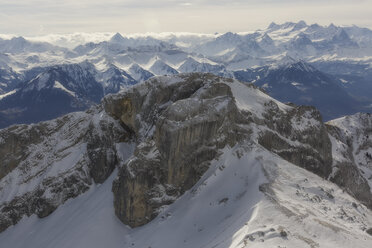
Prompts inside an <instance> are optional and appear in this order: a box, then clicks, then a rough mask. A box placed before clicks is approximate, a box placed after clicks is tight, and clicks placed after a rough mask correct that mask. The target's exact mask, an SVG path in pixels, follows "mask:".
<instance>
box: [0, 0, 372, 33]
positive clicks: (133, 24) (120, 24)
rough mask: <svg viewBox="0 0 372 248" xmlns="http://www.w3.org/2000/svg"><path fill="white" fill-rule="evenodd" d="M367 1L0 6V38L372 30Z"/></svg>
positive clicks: (38, 1)
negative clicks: (308, 27)
mask: <svg viewBox="0 0 372 248" xmlns="http://www.w3.org/2000/svg"><path fill="white" fill-rule="evenodd" d="M371 16H372V0H337V1H336V0H328V1H324V0H323V1H321V0H312V1H308V0H306V1H305V0H185V1H182V0H181V1H179V0H143V1H138V0H137V1H135V0H106V1H102V0H100V1H98V0H63V1H61V0H54V1H51V0H49V1H47V0H17V1H14V0H13V1H9V0H0V33H15V34H20V35H32V34H34V35H40V34H46V33H71V32H104V31H105V32H116V31H119V32H122V33H138V32H150V31H152V32H165V31H186V32H210V33H213V32H226V31H234V32H238V31H248V30H255V29H258V28H263V27H265V26H267V25H268V24H269V23H270V22H271V21H275V22H285V21H298V20H305V21H307V22H309V23H314V22H317V23H320V24H329V23H331V22H333V23H335V24H338V25H351V24H357V25H361V26H366V27H372V19H371V18H370V17H371Z"/></svg>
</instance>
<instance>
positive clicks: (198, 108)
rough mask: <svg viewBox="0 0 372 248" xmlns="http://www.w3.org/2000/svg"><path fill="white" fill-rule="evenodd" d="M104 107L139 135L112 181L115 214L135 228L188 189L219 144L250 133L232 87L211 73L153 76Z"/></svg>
mask: <svg viewBox="0 0 372 248" xmlns="http://www.w3.org/2000/svg"><path fill="white" fill-rule="evenodd" d="M112 106H122V107H120V108H116V109H113V108H112ZM105 107H106V110H107V111H108V112H109V113H111V114H112V115H114V116H116V117H117V118H120V119H121V121H122V122H123V123H124V124H125V125H126V126H127V127H128V128H129V129H131V131H132V132H133V133H134V134H135V136H136V137H137V138H138V140H139V141H138V145H137V148H136V150H135V153H134V157H133V158H132V159H130V160H129V161H128V162H127V164H126V165H125V166H123V167H122V169H121V170H120V172H119V176H118V179H117V180H116V181H115V182H114V185H113V192H114V195H115V202H114V204H115V209H116V214H117V216H118V217H119V218H120V219H121V220H122V221H123V222H124V223H126V224H129V225H130V226H133V227H135V226H139V225H143V224H145V223H147V222H149V221H150V220H151V219H153V218H154V217H155V216H156V215H157V213H158V212H159V210H160V209H161V207H162V206H163V205H168V204H170V203H172V202H173V201H174V200H175V199H177V197H178V196H180V195H181V194H183V193H184V192H185V191H186V190H188V189H190V188H191V187H192V186H193V185H194V184H195V183H196V182H197V181H198V180H199V179H200V177H201V176H202V175H203V174H204V173H205V171H206V170H207V169H208V167H209V162H210V161H211V160H213V159H215V158H216V157H218V150H219V149H221V148H223V147H225V146H226V145H230V146H233V145H234V144H235V143H236V142H238V141H239V140H242V139H243V138H244V137H247V135H248V134H249V133H247V132H245V131H244V132H242V131H241V130H240V128H239V125H243V124H247V123H248V119H244V116H242V115H241V113H240V112H239V111H238V108H237V106H236V105H235V103H234V98H233V96H232V92H231V89H230V87H229V86H228V85H227V84H226V82H221V80H220V78H217V77H215V76H211V75H208V74H207V75H202V76H201V75H200V74H194V75H191V76H188V77H182V76H181V77H180V78H179V82H177V83H173V84H167V83H165V84H164V83H163V82H162V81H161V80H159V79H154V80H150V81H148V82H147V83H146V84H144V85H143V86H142V88H140V89H138V88H133V89H132V90H131V91H129V92H127V93H126V94H125V95H124V96H122V97H119V98H118V97H112V98H106V101H105Z"/></svg>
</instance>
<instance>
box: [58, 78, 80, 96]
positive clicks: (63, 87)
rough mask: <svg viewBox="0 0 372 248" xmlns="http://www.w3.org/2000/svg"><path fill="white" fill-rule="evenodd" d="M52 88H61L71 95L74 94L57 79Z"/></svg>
mask: <svg viewBox="0 0 372 248" xmlns="http://www.w3.org/2000/svg"><path fill="white" fill-rule="evenodd" d="M54 88H56V89H61V90H63V91H65V92H67V93H68V94H70V95H71V96H75V92H73V91H71V90H68V89H66V88H65V86H63V85H62V84H61V83H60V82H58V81H55V82H54Z"/></svg>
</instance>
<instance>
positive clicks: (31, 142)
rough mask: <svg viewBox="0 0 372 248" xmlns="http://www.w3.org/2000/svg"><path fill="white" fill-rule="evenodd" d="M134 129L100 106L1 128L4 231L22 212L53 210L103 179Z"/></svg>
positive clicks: (0, 212)
mask: <svg viewBox="0 0 372 248" xmlns="http://www.w3.org/2000/svg"><path fill="white" fill-rule="evenodd" d="M129 137H130V136H129V134H128V133H127V132H125V130H124V129H123V128H122V127H121V126H120V125H118V123H116V122H115V121H114V120H113V119H112V118H110V117H109V116H107V115H106V114H105V113H102V112H101V111H100V110H99V109H92V110H90V111H88V112H86V113H74V114H69V115H66V116H64V117H62V118H59V119H56V120H54V121H50V122H43V123H40V124H36V125H30V126H26V125H19V126H12V127H10V128H8V129H3V130H0V157H1V158H2V161H1V162H0V199H1V201H0V231H3V230H5V229H6V228H7V227H9V226H10V225H14V224H16V223H17V222H18V221H19V220H20V219H21V218H22V217H23V216H30V215H32V214H36V215H37V216H39V217H45V216H48V215H49V214H50V213H52V212H53V211H54V210H55V209H56V208H57V207H58V206H59V205H61V204H62V203H64V202H65V201H66V200H68V199H70V198H74V197H76V196H78V195H80V194H82V193H83V192H85V191H86V190H88V189H89V187H90V185H91V184H92V183H93V182H95V183H102V182H103V181H105V179H106V178H107V177H108V176H109V175H110V174H111V172H112V171H113V170H114V168H115V166H116V165H117V163H118V161H119V158H118V157H117V151H116V147H115V143H118V142H122V141H125V140H126V141H128V138H129Z"/></svg>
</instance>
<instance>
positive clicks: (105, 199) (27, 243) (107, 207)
mask: <svg viewBox="0 0 372 248" xmlns="http://www.w3.org/2000/svg"><path fill="white" fill-rule="evenodd" d="M115 174H116V173H113V174H112V175H111V176H110V178H109V179H107V180H106V182H105V183H104V184H102V185H95V186H93V187H92V188H91V189H90V190H89V191H88V192H86V193H85V194H84V195H81V196H79V197H77V198H75V199H71V200H69V201H67V202H66V203H65V204H64V205H63V206H61V207H59V208H58V209H57V210H56V211H55V212H54V213H53V214H52V215H51V216H49V217H47V218H44V219H39V218H38V217H37V216H35V215H33V216H31V217H30V218H24V219H23V220H21V221H20V222H19V224H18V225H16V226H14V227H11V228H9V229H8V230H7V231H5V232H3V233H1V234H0V244H1V246H2V247H13V248H24V247H30V248H31V247H32V248H36V247H38V248H47V247H54V248H70V247H80V248H93V247H120V246H122V245H123V244H124V242H125V240H126V237H125V233H126V232H128V229H129V228H128V227H126V226H124V224H122V223H121V222H120V221H119V220H118V219H117V218H116V216H115V214H114V208H113V204H112V202H113V195H112V192H111V186H112V181H113V179H114V178H115ZM20 233H21V234H22V238H19V234H20Z"/></svg>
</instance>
